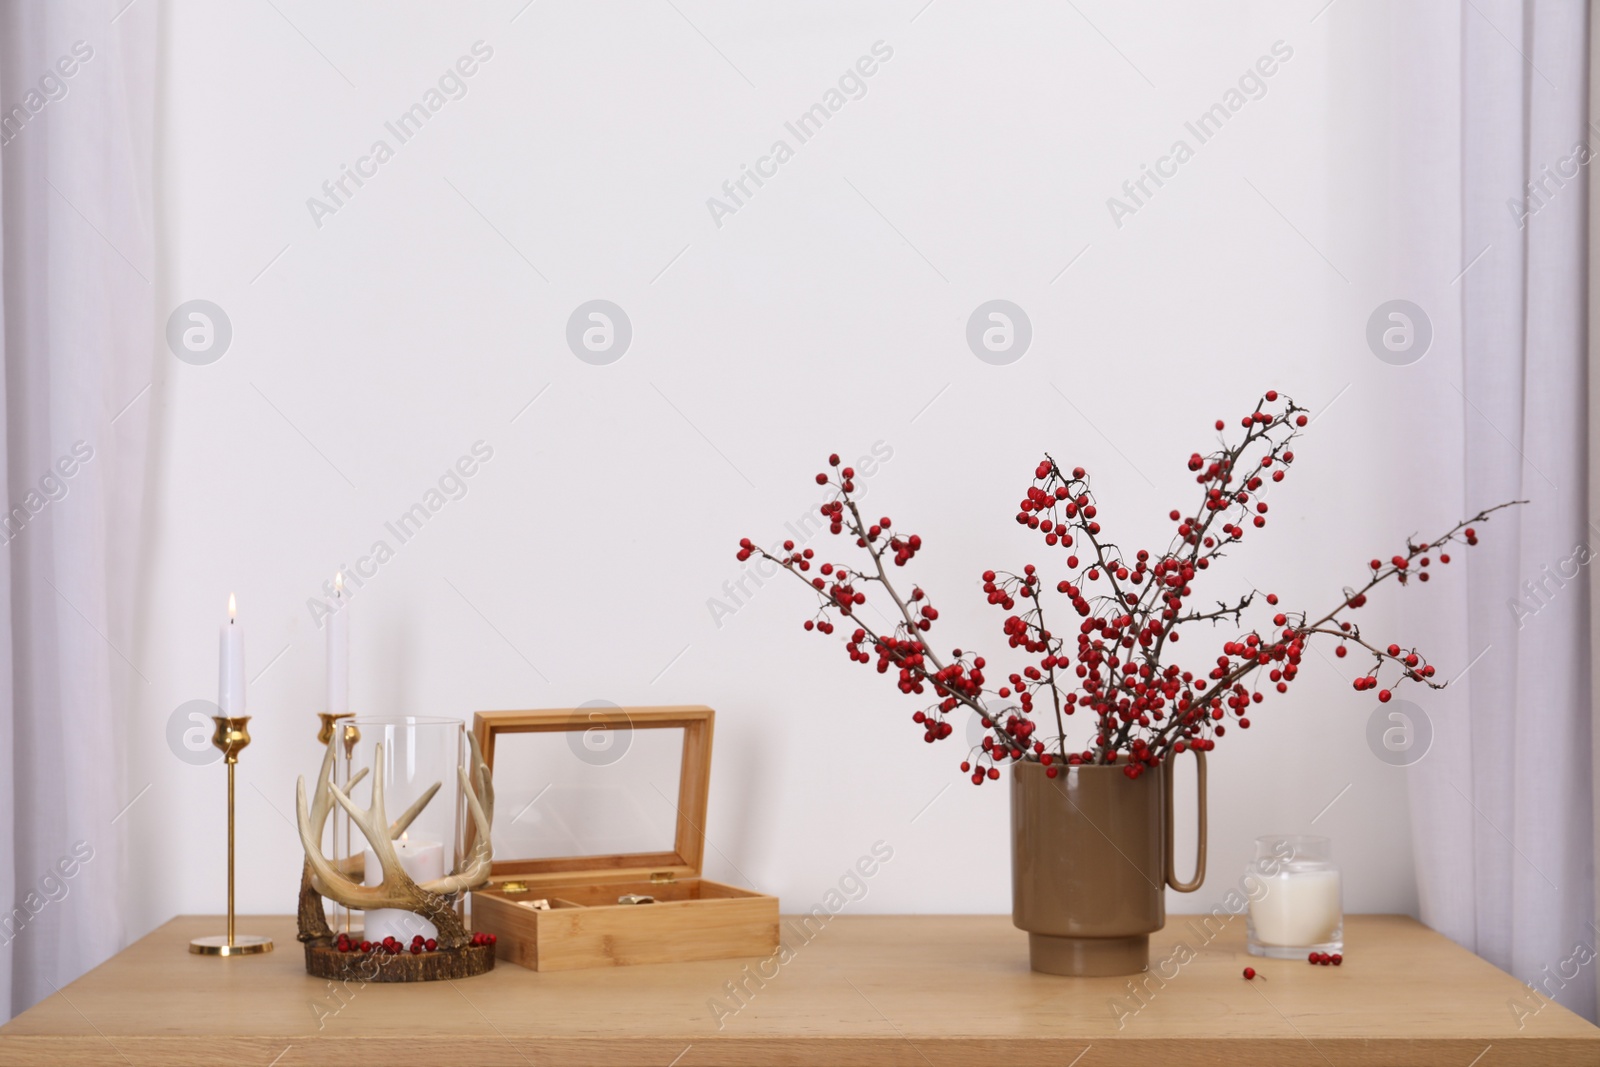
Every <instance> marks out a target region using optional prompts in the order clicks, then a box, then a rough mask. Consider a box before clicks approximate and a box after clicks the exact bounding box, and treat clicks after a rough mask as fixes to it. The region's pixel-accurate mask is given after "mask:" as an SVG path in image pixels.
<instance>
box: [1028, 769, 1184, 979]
mask: <svg viewBox="0 0 1600 1067" xmlns="http://www.w3.org/2000/svg"><path fill="white" fill-rule="evenodd" d="M1191 751H1193V750H1191ZM1195 757H1196V759H1197V761H1198V769H1199V780H1198V792H1199V824H1200V835H1199V856H1198V857H1197V859H1196V860H1195V873H1194V878H1193V880H1191V881H1188V882H1179V881H1178V880H1177V878H1176V877H1175V874H1174V871H1173V862H1172V760H1171V759H1168V760H1167V761H1166V762H1165V763H1163V764H1162V765H1161V767H1160V769H1159V770H1157V771H1155V772H1151V773H1146V774H1143V775H1141V776H1139V777H1138V778H1129V777H1128V776H1127V775H1126V774H1124V773H1123V770H1122V767H1120V766H1112V767H1059V772H1060V773H1059V774H1058V775H1057V776H1056V777H1055V778H1051V777H1048V776H1047V775H1046V773H1045V768H1044V766H1043V765H1042V764H1039V763H1032V762H1029V763H1018V764H1014V765H1013V767H1012V773H1011V903H1012V909H1011V912H1012V922H1013V923H1015V924H1016V926H1017V927H1018V928H1019V929H1022V930H1026V931H1027V932H1028V959H1029V962H1030V964H1031V965H1032V967H1033V969H1034V970H1036V971H1041V972H1043V973H1045V974H1062V975H1081V976H1088V975H1114V974H1136V973H1138V972H1140V971H1142V970H1144V969H1145V967H1146V966H1147V965H1148V964H1149V959H1150V935H1151V933H1153V932H1154V931H1156V930H1159V929H1161V927H1162V925H1163V924H1165V922H1166V906H1165V903H1164V897H1165V893H1164V890H1165V889H1166V887H1167V886H1169V885H1170V886H1171V887H1172V888H1173V889H1176V890H1177V891H1179V892H1180V893H1192V892H1194V891H1195V890H1196V889H1198V888H1200V883H1201V882H1202V881H1203V880H1204V879H1205V874H1206V762H1205V754H1204V753H1202V752H1195Z"/></svg>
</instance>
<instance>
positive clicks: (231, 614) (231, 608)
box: [228, 593, 239, 623]
mask: <svg viewBox="0 0 1600 1067" xmlns="http://www.w3.org/2000/svg"><path fill="white" fill-rule="evenodd" d="M238 617H239V602H238V601H237V600H235V599H234V597H233V594H232V593H229V594H228V621H229V622H230V623H231V622H233V620H234V619H236V618H238Z"/></svg>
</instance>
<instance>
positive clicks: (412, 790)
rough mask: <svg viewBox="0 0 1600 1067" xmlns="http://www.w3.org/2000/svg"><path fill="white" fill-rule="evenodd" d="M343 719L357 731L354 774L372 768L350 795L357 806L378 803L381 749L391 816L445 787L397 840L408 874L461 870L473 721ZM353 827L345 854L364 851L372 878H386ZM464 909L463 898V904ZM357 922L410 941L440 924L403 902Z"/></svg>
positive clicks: (368, 880)
mask: <svg viewBox="0 0 1600 1067" xmlns="http://www.w3.org/2000/svg"><path fill="white" fill-rule="evenodd" d="M344 721H345V722H346V723H348V724H349V725H350V726H352V727H354V728H355V730H356V732H357V737H356V739H355V741H354V743H353V745H352V753H351V761H350V762H351V766H352V768H353V769H352V773H358V772H360V771H361V770H363V769H365V770H366V771H367V776H366V778H365V780H363V781H361V782H358V783H357V784H356V787H355V793H356V795H355V796H353V797H351V798H350V799H351V800H352V801H354V802H355V804H356V805H357V806H359V807H363V808H364V807H366V806H367V805H368V804H369V803H371V795H372V794H371V789H372V783H373V779H374V777H375V772H376V770H377V769H378V767H379V763H378V757H379V753H380V752H381V753H382V764H381V767H382V772H383V793H384V808H385V815H386V817H387V819H388V821H389V822H393V821H394V820H396V819H398V818H400V816H401V814H402V813H404V812H405V811H406V810H407V809H409V808H410V807H411V805H412V804H413V803H415V802H416V801H418V800H420V799H422V797H423V796H425V795H426V794H427V792H428V790H430V789H433V788H435V787H437V789H438V792H437V793H435V794H434V796H433V798H432V799H431V800H430V801H428V804H427V806H426V807H424V808H423V809H422V811H421V812H420V813H419V814H418V815H417V816H416V818H415V819H414V820H413V821H412V823H411V825H410V826H409V827H407V828H406V829H405V831H404V832H402V833H401V835H400V836H399V837H397V838H395V839H394V851H395V857H396V859H398V860H399V862H400V866H401V868H402V869H403V870H404V871H405V873H406V874H407V876H409V877H410V878H411V879H413V880H414V881H416V882H426V881H432V880H434V879H438V878H442V877H444V876H445V875H447V874H449V873H450V872H451V871H454V870H457V869H458V868H459V865H460V862H461V857H462V854H463V852H464V843H465V836H466V806H465V802H464V799H463V797H462V794H461V782H460V775H459V771H458V769H459V768H461V767H464V766H466V764H467V753H468V744H467V735H466V724H465V723H463V722H462V721H461V720H460V719H450V718H427V717H423V716H409V715H400V716H388V717H371V718H362V717H358V718H354V719H346V720H344ZM341 814H342V813H341ZM347 833H348V836H347V837H346V838H345V840H344V842H343V844H344V848H345V853H346V855H348V856H350V857H351V858H352V859H353V858H354V857H355V856H361V857H362V858H363V861H364V862H363V863H362V869H363V881H364V882H365V884H366V885H369V886H374V885H380V884H381V883H382V881H383V871H382V870H381V869H380V867H379V865H378V858H377V856H376V855H375V854H374V852H373V850H372V846H371V844H370V843H369V842H368V841H367V840H366V839H365V838H364V837H363V836H362V835H361V832H360V830H358V829H356V828H355V827H353V826H352V827H350V828H349V830H348V831H347ZM460 910H461V905H460V904H459V903H458V904H457V911H458V912H459V911H460ZM352 925H353V926H354V925H359V927H360V929H361V936H362V937H363V938H364V939H366V940H371V941H377V940H380V939H381V938H383V937H386V936H389V937H394V938H396V939H398V940H399V941H400V942H401V943H402V944H407V945H409V944H410V943H411V939H412V937H413V936H415V935H418V934H420V935H422V937H423V938H424V939H426V938H430V937H434V936H435V935H436V934H437V931H436V930H435V929H434V926H433V924H432V923H430V922H428V921H427V920H426V919H423V918H422V916H420V915H417V914H416V913H414V912H410V911H405V910H401V909H398V908H375V909H373V910H371V911H367V912H357V913H356V916H355V921H354V922H353V923H352Z"/></svg>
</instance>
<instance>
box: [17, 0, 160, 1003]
mask: <svg viewBox="0 0 1600 1067" xmlns="http://www.w3.org/2000/svg"><path fill="white" fill-rule="evenodd" d="M156 23H157V11H156V5H154V4H149V3H145V4H132V5H129V4H127V0H110V2H98V0H65V2H53V3H50V4H33V3H9V4H0V371H3V373H0V472H3V475H4V482H3V491H0V492H3V495H0V507H3V508H4V509H5V514H4V517H3V518H0V604H3V605H4V606H5V608H6V610H5V611H3V612H0V789H3V794H0V795H3V796H4V798H5V804H4V809H3V810H4V818H3V819H0V1012H3V1013H4V1014H6V1015H10V1014H14V1013H16V1012H18V1011H21V1010H22V1009H24V1008H26V1007H28V1006H29V1005H31V1004H33V1003H35V1002H36V1001H38V1000H40V999H42V998H44V997H46V996H50V995H52V994H53V992H54V990H55V989H56V988H57V987H59V986H61V985H64V984H65V983H66V982H68V981H70V980H72V979H73V978H75V977H77V976H78V975H79V974H81V973H82V972H83V971H85V970H87V969H88V968H90V967H92V966H94V965H95V964H96V963H98V962H100V961H101V960H103V959H105V958H106V957H107V956H109V955H111V954H112V953H113V952H115V951H116V950H117V949H119V948H120V947H121V946H122V944H123V943H124V938H123V930H122V924H121V915H122V905H121V899H122V895H121V892H120V887H121V886H122V885H123V884H124V883H125V878H124V875H125V871H124V870H123V869H122V864H123V862H124V859H123V854H122V849H121V847H120V846H119V843H118V842H119V840H120V838H121V835H122V831H123V830H124V829H125V828H126V827H125V823H126V821H127V820H129V819H135V818H137V817H138V808H137V803H138V799H139V797H140V795H141V794H140V790H141V789H143V788H144V787H145V786H146V785H147V784H148V785H153V784H154V783H146V782H144V781H132V780H130V779H129V778H128V777H127V775H126V773H125V772H124V770H123V763H124V761H123V759H122V754H123V753H124V752H125V750H126V745H125V744H124V740H125V736H126V732H125V725H126V723H127V722H128V721H129V720H130V719H131V715H132V709H133V707H134V705H133V702H132V699H131V698H132V696H133V695H134V692H135V690H136V689H138V688H141V687H143V686H145V685H147V684H148V683H147V682H146V681H145V680H144V678H143V676H142V674H141V673H140V671H139V669H138V667H137V666H136V665H135V661H134V658H133V657H134V655H135V653H136V649H135V642H134V640H133V636H134V635H133V618H134V612H133V599H134V592H135V581H136V578H135V576H136V570H137V560H138V547H139V546H138V535H139V532H140V530H141V528H142V524H141V522H140V520H139V516H140V508H141V497H142V488H143V481H144V472H145V463H146V427H147V424H148V416H149V401H150V395H151V390H150V388H149V387H150V386H151V384H152V381H153V376H154V370H155V363H154V361H153V353H154V349H153V346H152V341H153V339H154V337H155V325H154V322H153V306H154V303H153V292H152V287H151V283H152V280H153V265H152V264H153V258H154V257H153V233H154V218H153V205H154V193H153V146H154V130H155V122H154V106H155V88H156V85H155V59H156Z"/></svg>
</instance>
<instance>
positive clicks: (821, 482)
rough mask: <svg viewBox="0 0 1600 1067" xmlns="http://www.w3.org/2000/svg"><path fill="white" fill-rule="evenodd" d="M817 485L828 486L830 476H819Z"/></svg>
mask: <svg viewBox="0 0 1600 1067" xmlns="http://www.w3.org/2000/svg"><path fill="white" fill-rule="evenodd" d="M817 484H818V485H827V484H828V476H827V475H826V474H819V475H817Z"/></svg>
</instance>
